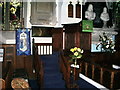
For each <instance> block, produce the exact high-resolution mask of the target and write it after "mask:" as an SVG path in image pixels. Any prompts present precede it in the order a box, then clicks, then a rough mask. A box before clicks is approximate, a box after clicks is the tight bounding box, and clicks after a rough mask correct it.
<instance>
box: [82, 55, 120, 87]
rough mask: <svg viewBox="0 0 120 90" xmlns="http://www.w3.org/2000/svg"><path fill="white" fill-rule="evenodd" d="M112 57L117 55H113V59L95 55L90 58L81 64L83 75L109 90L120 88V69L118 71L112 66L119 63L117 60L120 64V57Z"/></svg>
mask: <svg viewBox="0 0 120 90" xmlns="http://www.w3.org/2000/svg"><path fill="white" fill-rule="evenodd" d="M115 54H116V53H115ZM117 54H118V53H117ZM112 56H115V55H114V54H112V55H111V57H108V56H107V55H106V54H94V55H93V57H91V58H90V57H89V58H88V59H89V60H84V61H83V62H81V63H82V66H81V73H82V74H84V75H85V76H87V77H89V78H91V79H93V80H94V81H96V82H98V83H100V84H102V85H103V86H105V87H107V88H109V89H113V88H117V89H118V88H120V86H119V83H120V81H119V80H118V79H119V78H120V69H118V70H117V69H114V68H113V67H112V64H114V62H115V63H116V62H117V59H118V62H119V59H120V56H119V55H117V56H118V57H117V56H116V57H112ZM110 58H111V59H110ZM118 64H119V63H118Z"/></svg>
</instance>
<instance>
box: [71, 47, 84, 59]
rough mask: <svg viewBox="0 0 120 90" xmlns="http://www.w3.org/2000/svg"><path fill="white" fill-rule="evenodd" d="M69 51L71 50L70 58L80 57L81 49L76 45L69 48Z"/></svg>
mask: <svg viewBox="0 0 120 90" xmlns="http://www.w3.org/2000/svg"><path fill="white" fill-rule="evenodd" d="M70 51H71V52H72V55H70V57H71V58H72V60H77V59H78V58H81V57H82V53H83V50H82V49H80V48H77V47H74V48H71V49H70Z"/></svg>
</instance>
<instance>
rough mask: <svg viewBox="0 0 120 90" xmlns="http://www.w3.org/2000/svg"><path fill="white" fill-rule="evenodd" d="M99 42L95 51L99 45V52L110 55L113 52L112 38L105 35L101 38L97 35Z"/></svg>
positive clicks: (113, 43)
mask: <svg viewBox="0 0 120 90" xmlns="http://www.w3.org/2000/svg"><path fill="white" fill-rule="evenodd" d="M99 41H100V43H98V44H97V47H96V49H98V46H99V45H101V51H104V52H110V53H113V52H115V49H114V47H115V42H114V41H113V40H112V38H110V37H108V36H107V35H106V33H103V36H101V35H99Z"/></svg>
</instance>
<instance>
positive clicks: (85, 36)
mask: <svg viewBox="0 0 120 90" xmlns="http://www.w3.org/2000/svg"><path fill="white" fill-rule="evenodd" d="M64 28H65V49H70V48H72V47H75V46H77V47H80V48H82V49H83V50H88V51H90V50H91V33H90V32H86V33H85V32H82V26H81V23H76V24H65V25H64Z"/></svg>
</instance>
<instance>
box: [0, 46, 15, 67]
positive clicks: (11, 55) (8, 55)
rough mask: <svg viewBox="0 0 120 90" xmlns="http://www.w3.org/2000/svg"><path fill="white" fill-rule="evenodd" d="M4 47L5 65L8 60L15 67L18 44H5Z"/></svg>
mask: <svg viewBox="0 0 120 90" xmlns="http://www.w3.org/2000/svg"><path fill="white" fill-rule="evenodd" d="M2 47H3V48H4V50H5V51H4V67H6V64H7V62H11V63H12V65H13V68H15V65H16V45H15V44H3V45H2Z"/></svg>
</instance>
